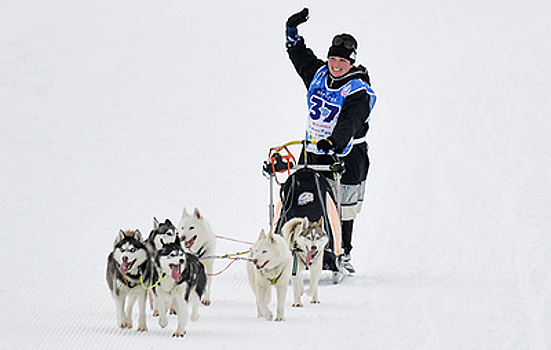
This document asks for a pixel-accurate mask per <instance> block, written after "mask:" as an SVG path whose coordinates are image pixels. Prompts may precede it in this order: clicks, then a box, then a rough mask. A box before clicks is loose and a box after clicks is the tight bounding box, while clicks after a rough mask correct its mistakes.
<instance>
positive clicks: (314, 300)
mask: <svg viewBox="0 0 551 350" xmlns="http://www.w3.org/2000/svg"><path fill="white" fill-rule="evenodd" d="M310 303H311V304H321V301H319V300H318V299H312V301H310Z"/></svg>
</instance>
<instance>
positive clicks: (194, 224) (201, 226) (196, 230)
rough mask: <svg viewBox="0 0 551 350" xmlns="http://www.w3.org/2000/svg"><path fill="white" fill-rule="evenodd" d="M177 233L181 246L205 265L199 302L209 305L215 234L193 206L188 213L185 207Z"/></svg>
mask: <svg viewBox="0 0 551 350" xmlns="http://www.w3.org/2000/svg"><path fill="white" fill-rule="evenodd" d="M178 234H179V235H180V239H181V240H182V246H183V247H184V249H185V250H186V251H187V252H190V253H193V254H195V255H196V256H197V257H198V258H199V259H201V262H202V263H203V265H204V266H205V270H206V273H207V288H206V290H205V294H204V295H203V299H202V300H201V303H203V305H206V306H208V305H210V304H211V299H210V291H211V285H212V273H213V270H214V259H213V258H209V257H212V256H214V254H215V250H216V236H215V235H214V233H213V232H212V229H211V228H210V224H209V222H208V221H207V219H206V218H205V217H204V216H203V215H202V214H201V213H200V212H199V209H197V208H195V209H194V210H193V212H192V213H191V214H188V212H187V210H186V208H184V210H183V213H182V218H181V219H180V223H179V224H178Z"/></svg>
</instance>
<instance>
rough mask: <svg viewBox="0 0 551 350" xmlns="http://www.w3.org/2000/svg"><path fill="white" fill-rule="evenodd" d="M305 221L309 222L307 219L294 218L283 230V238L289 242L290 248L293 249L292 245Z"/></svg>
mask: <svg viewBox="0 0 551 350" xmlns="http://www.w3.org/2000/svg"><path fill="white" fill-rule="evenodd" d="M304 220H308V219H307V218H293V219H291V220H289V221H287V222H286V223H285V225H283V227H282V228H281V233H282V234H283V237H284V238H285V240H286V241H287V244H289V247H291V244H292V243H293V242H294V240H295V236H296V235H297V234H299V233H300V228H301V227H302V225H303V223H304Z"/></svg>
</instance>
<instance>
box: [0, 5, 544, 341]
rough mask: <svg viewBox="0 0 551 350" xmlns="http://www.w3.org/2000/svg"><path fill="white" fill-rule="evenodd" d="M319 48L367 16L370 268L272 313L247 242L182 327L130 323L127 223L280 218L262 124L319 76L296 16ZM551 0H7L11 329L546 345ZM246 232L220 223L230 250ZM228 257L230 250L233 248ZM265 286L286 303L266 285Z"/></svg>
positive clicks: (361, 33) (47, 333)
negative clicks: (124, 259)
mask: <svg viewBox="0 0 551 350" xmlns="http://www.w3.org/2000/svg"><path fill="white" fill-rule="evenodd" d="M304 6H309V7H310V9H311V19H310V21H309V22H308V23H307V24H305V25H303V26H301V27H300V33H301V34H302V35H304V36H305V37H306V40H307V43H308V44H309V45H310V47H312V48H313V49H314V51H315V52H317V53H318V55H319V56H320V57H324V56H325V54H326V50H327V48H328V46H329V42H330V39H331V37H332V36H333V35H334V34H336V33H339V32H342V31H347V32H351V33H353V34H354V35H355V36H356V37H357V38H358V40H359V42H360V48H359V62H361V63H363V64H365V65H366V66H367V67H368V68H369V69H370V72H371V77H372V82H373V88H374V89H375V91H376V92H377V94H378V96H379V100H378V103H377V106H376V108H375V110H374V112H373V114H372V124H371V126H372V128H371V131H370V133H369V141H370V146H371V150H370V155H371V159H372V168H371V172H370V176H369V184H368V193H367V202H366V205H365V207H364V212H363V213H362V214H361V216H360V217H359V219H358V220H357V228H356V234H355V237H354V243H355V247H356V248H355V250H354V259H353V260H354V263H355V265H356V267H357V269H358V273H357V275H356V276H355V277H353V278H350V279H347V280H345V281H344V282H343V283H342V284H340V285H338V286H334V285H331V284H330V283H328V282H327V281H325V282H323V284H322V287H321V300H322V304H320V305H310V304H307V305H306V306H305V307H304V308H303V309H292V308H291V307H290V302H291V296H290V294H289V295H288V298H287V300H288V305H287V306H288V307H287V311H286V316H287V320H286V321H285V322H277V323H276V322H268V321H265V320H263V319H258V318H256V310H255V306H254V297H253V294H252V292H251V290H250V288H249V285H248V282H247V279H246V274H245V264H246V263H245V262H241V261H240V262H237V263H235V264H234V265H232V266H231V267H230V268H229V269H228V270H227V271H226V272H224V273H223V274H221V275H220V276H218V277H216V278H215V280H214V282H213V304H212V306H210V307H202V308H201V310H200V314H201V318H200V320H199V321H198V322H196V323H190V324H189V326H188V334H187V336H186V337H185V338H184V339H173V338H171V334H172V332H173V331H174V329H175V327H176V323H175V322H176V320H175V319H174V318H172V319H171V320H170V324H169V326H168V327H167V328H166V329H161V328H160V327H159V326H158V324H157V320H156V319H154V318H153V317H151V316H148V327H149V331H148V332H146V333H138V332H137V331H136V330H135V329H132V330H121V329H118V328H117V326H116V321H115V319H116V317H115V310H114V303H113V301H112V299H111V296H110V294H109V292H108V288H107V283H106V282H105V266H106V258H107V255H108V253H109V252H110V251H111V249H112V243H113V240H114V238H115V235H116V233H117V232H118V230H119V229H133V228H139V229H140V230H142V232H144V233H145V234H146V235H147V234H148V233H149V231H150V230H151V227H152V218H153V217H154V216H156V217H157V218H159V219H160V220H164V219H165V218H170V219H173V220H174V221H177V220H178V219H179V217H180V214H181V211H182V209H183V207H184V206H186V207H188V208H193V207H195V206H197V207H199V208H200V209H201V211H202V212H203V213H204V214H205V216H206V217H207V218H208V219H209V221H210V223H211V226H212V227H213V229H214V230H215V231H216V233H217V234H218V235H224V236H228V237H233V238H238V239H242V240H247V241H252V240H254V239H255V238H256V237H257V235H258V232H259V231H260V229H261V228H263V227H266V226H267V221H268V218H267V204H268V182H267V181H266V179H265V178H264V177H263V176H262V174H261V164H262V162H263V160H264V158H265V157H266V154H267V152H268V149H269V147H271V146H275V145H277V144H280V143H282V142H285V141H288V140H292V139H298V138H300V137H301V136H302V135H303V129H304V125H305V115H306V108H305V89H304V87H303V86H302V83H301V81H300V80H299V78H298V76H297V75H296V74H295V72H294V70H293V68H292V66H291V64H290V62H289V61H288V59H287V57H286V53H285V50H284V34H283V32H284V22H285V20H286V18H287V17H288V16H289V15H290V14H292V13H294V12H295V11H299V10H300V9H302V8H303V7H304ZM550 11H551V3H549V1H546V0H526V1H522V2H512V1H489V0H483V1H480V0H477V1H474V0H462V1H437V0H418V1H403V0H402V1H399V0H389V1H357V0H350V1H347V2H345V3H339V4H336V3H335V2H334V1H325V0H324V1H321V0H318V1H291V0H278V1H253V0H243V1H238V2H235V1H221V0H203V1H194V2H189V1H175V0H172V1H144V0H132V1H130V0H117V1H106V0H96V1H84V0H51V1H42V0H18V1H15V0H2V1H0V32H1V33H2V34H1V36H0V52H2V55H1V56H0V96H1V97H0V133H1V135H2V136H1V138H0V150H1V152H0V161H1V164H2V170H1V172H0V179H1V186H2V192H1V193H2V195H1V197H0V198H1V202H0V203H1V213H2V220H0V232H1V234H0V243H1V246H2V253H1V255H0V256H1V260H0V262H1V266H2V268H1V269H0V277H1V279H0V280H1V281H2V283H1V284H0V305H1V310H2V311H3V314H4V317H2V318H0V348H5V349H8V348H9V349H36V348H41V349H47V348H48V349H63V348H71V349H73V348H80V349H98V348H104V349H136V348H164V349H170V348H177V347H178V348H182V347H186V348H190V349H191V348H195V349H197V348H201V349H214V348H216V349H236V348H241V349H251V348H261V349H281V348H292V349H328V348H337V349H359V348H361V349H549V348H551V332H550V330H551V275H550V274H551V253H550V252H551V249H550V248H551V235H550V230H549V227H550V226H551V225H550V224H551V223H550V215H549V204H550V202H551V199H550V198H551V182H550V176H551V173H550V171H551V151H550V148H549V141H548V137H549V135H551V121H550V120H549V119H547V118H548V117H549V110H550V109H551V105H550V104H551V98H550V95H551V66H550V65H549V62H551V41H550V40H549V37H550V34H551V24H550V21H549V13H550ZM246 248H247V245H244V244H239V243H234V242H228V241H220V242H219V246H218V249H219V251H220V253H225V252H235V251H239V250H242V249H246ZM225 264H226V262H225V261H220V262H217V265H216V266H217V269H222V268H223V267H224V266H225ZM272 307H273V305H272Z"/></svg>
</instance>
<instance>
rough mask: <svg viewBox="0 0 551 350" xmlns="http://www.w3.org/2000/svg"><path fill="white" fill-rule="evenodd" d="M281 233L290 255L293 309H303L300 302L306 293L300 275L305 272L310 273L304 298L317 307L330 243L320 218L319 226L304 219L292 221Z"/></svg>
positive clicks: (317, 223)
mask: <svg viewBox="0 0 551 350" xmlns="http://www.w3.org/2000/svg"><path fill="white" fill-rule="evenodd" d="M281 232H282V233H283V236H284V237H285V240H286V241H287V243H288V244H289V249H291V252H292V254H293V268H292V277H291V280H292V282H293V294H294V302H293V307H302V306H303V305H302V301H301V300H300V298H301V297H302V294H304V292H305V291H304V282H303V279H302V271H304V270H306V269H309V270H310V286H309V287H308V289H307V290H306V294H308V295H310V296H312V301H311V302H312V303H319V302H320V300H319V295H318V283H319V280H320V276H321V271H322V268H323V251H324V249H325V246H326V245H327V243H328V242H329V237H327V233H326V232H325V230H324V229H323V218H321V219H320V220H319V221H318V222H310V221H309V220H308V218H306V217H305V218H294V219H291V220H289V221H288V222H286V223H285V225H284V226H283V228H282V229H281Z"/></svg>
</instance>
